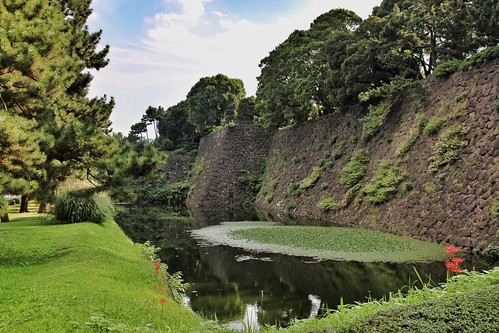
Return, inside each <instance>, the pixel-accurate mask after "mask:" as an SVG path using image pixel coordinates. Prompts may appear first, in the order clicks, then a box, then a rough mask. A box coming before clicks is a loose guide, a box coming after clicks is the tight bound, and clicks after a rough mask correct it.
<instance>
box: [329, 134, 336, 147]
mask: <svg viewBox="0 0 499 333" xmlns="http://www.w3.org/2000/svg"><path fill="white" fill-rule="evenodd" d="M336 141H338V136H337V135H333V136H331V137H330V138H329V140H328V142H329V145H330V146H332V145H334V144H335V143H336Z"/></svg>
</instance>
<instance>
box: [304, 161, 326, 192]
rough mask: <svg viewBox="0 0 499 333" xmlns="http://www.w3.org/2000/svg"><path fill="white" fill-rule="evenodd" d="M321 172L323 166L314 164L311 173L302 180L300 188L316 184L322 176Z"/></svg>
mask: <svg viewBox="0 0 499 333" xmlns="http://www.w3.org/2000/svg"><path fill="white" fill-rule="evenodd" d="M321 173H322V168H321V167H319V166H314V167H313V168H312V172H311V173H310V175H309V176H308V177H306V178H305V179H303V180H302V181H301V182H300V188H301V189H307V188H309V187H312V186H314V185H315V184H316V183H317V181H318V180H319V178H320V177H321Z"/></svg>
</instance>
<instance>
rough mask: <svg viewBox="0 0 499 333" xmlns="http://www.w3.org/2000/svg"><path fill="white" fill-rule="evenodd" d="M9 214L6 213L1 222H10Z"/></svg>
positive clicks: (0, 217)
mask: <svg viewBox="0 0 499 333" xmlns="http://www.w3.org/2000/svg"><path fill="white" fill-rule="evenodd" d="M9 221H10V220H9V214H8V213H5V215H4V216H0V222H9Z"/></svg>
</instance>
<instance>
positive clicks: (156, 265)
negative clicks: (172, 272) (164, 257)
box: [154, 262, 161, 274]
mask: <svg viewBox="0 0 499 333" xmlns="http://www.w3.org/2000/svg"><path fill="white" fill-rule="evenodd" d="M154 267H155V269H156V272H155V273H156V274H159V270H160V269H161V264H158V263H157V262H155V263H154Z"/></svg>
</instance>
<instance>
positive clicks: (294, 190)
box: [286, 183, 303, 196]
mask: <svg viewBox="0 0 499 333" xmlns="http://www.w3.org/2000/svg"><path fill="white" fill-rule="evenodd" d="M302 192H303V190H302V188H300V183H289V184H288V188H287V192H286V193H287V194H289V195H292V196H299V195H300V194H302Z"/></svg>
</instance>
